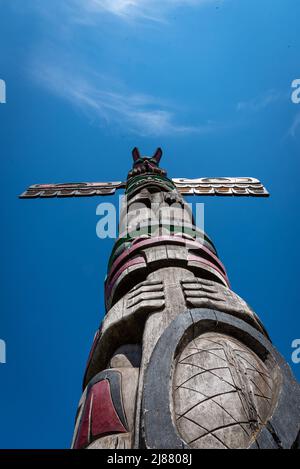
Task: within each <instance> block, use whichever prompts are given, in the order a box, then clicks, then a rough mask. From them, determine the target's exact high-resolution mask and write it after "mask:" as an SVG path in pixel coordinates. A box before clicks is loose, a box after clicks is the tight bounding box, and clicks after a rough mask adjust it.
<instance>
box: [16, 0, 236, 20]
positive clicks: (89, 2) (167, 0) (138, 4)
mask: <svg viewBox="0 0 300 469" xmlns="http://www.w3.org/2000/svg"><path fill="white" fill-rule="evenodd" d="M224 1H225V0H64V1H63V2H62V1H61V0H51V1H46V0H44V1H41V0H27V2H26V6H25V5H23V3H21V2H20V3H19V4H17V6H16V7H15V8H16V9H18V10H19V11H21V10H23V11H24V12H26V11H28V8H30V7H33V8H34V9H35V10H36V11H37V12H38V13H39V14H41V15H43V16H44V17H46V18H48V19H49V18H52V19H53V20H54V21H55V20H56V19H58V18H59V19H60V20H61V19H62V17H63V20H64V23H65V24H69V25H70V24H74V23H75V24H80V23H81V24H87V25H92V24H94V25H97V24H99V22H101V20H102V19H103V15H109V16H111V17H112V18H115V19H119V20H123V21H127V22H131V21H135V20H144V21H149V22H164V23H165V22H167V21H168V14H169V13H170V12H172V11H174V10H176V9H179V8H184V7H186V8H188V7H189V8H199V7H202V6H205V5H207V6H208V5H214V4H222V3H223V2H224ZM227 1H228V0H227Z"/></svg>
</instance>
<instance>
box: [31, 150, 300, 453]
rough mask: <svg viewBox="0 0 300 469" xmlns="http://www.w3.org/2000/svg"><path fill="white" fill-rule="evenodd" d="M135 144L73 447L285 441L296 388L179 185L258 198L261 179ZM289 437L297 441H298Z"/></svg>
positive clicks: (297, 405) (291, 431)
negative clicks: (175, 168) (197, 175)
mask: <svg viewBox="0 0 300 469" xmlns="http://www.w3.org/2000/svg"><path fill="white" fill-rule="evenodd" d="M160 158H161V150H160V149H158V150H157V152H156V153H155V155H154V156H153V157H152V158H145V157H141V156H140V154H139V151H138V150H137V149H134V150H133V159H134V164H133V169H132V170H131V171H130V172H129V174H128V178H127V182H126V185H125V194H126V199H125V204H124V206H123V210H122V213H121V220H120V233H119V238H118V239H117V240H116V242H115V245H114V248H113V251H112V254H111V256H110V260H109V266H108V275H107V279H106V283H105V298H106V309H107V312H106V316H105V318H104V320H103V322H102V325H101V327H100V329H99V331H97V333H96V335H95V339H94V343H93V346H92V350H91V353H90V356H89V360H88V364H87V368H86V372H85V376H84V383H83V389H84V392H83V395H82V398H81V400H80V403H79V409H78V413H77V418H76V426H75V432H74V439H73V445H72V446H73V448H112V449H116V448H151V449H159V448H162V449H167V448H171V449H182V448H192V449H195V448H223V449H225V448H292V447H296V446H297V445H298V443H299V431H300V387H299V385H298V384H297V383H296V381H295V380H294V378H293V376H292V374H291V371H290V369H289V366H288V365H287V364H286V362H285V361H284V360H283V359H282V357H281V356H280V355H279V354H278V352H277V351H276V350H275V349H274V348H273V346H272V344H271V341H270V339H269V337H268V334H267V332H266V331H265V329H264V327H263V325H262V324H261V322H260V320H259V318H258V317H257V315H256V314H255V313H254V312H253V311H252V310H251V308H250V307H249V306H248V305H247V303H245V301H243V300H242V299H241V298H240V297H239V296H238V295H236V294H235V293H234V292H233V291H231V289H230V285H229V280H228V278H227V274H226V271H225V268H224V266H223V264H222V263H221V261H220V260H219V258H218V255H217V252H216V248H215V246H214V244H213V243H212V241H211V240H210V239H209V238H208V236H207V235H206V234H205V233H203V232H202V231H201V230H199V229H197V227H196V226H195V223H194V219H193V215H192V213H191V210H190V208H189V206H188V205H187V204H186V202H185V200H184V199H183V197H182V194H192V193H194V194H202V195H212V194H214V193H218V194H221V195H256V196H264V195H267V192H266V191H265V189H264V188H263V186H261V184H260V183H259V181H257V180H253V179H251V178H239V179H225V178H219V179H201V180H181V179H176V180H175V179H173V180H171V179H169V178H168V177H167V175H166V172H165V171H164V170H163V169H161V168H160V167H159V162H160ZM120 187H124V183H120V182H117V183H106V184H104V183H93V184H88V183H85V184H81V185H77V184H74V185H72V184H68V185H56V186H54V185H46V186H45V185H43V186H41V185H39V186H31V188H29V189H28V191H27V192H26V193H25V194H23V195H22V197H47V196H55V195H58V196H70V195H72V196H74V195H103V194H106V193H112V192H113V191H114V190H115V189H116V188H120ZM297 441H298V443H297Z"/></svg>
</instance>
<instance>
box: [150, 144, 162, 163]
mask: <svg viewBox="0 0 300 469" xmlns="http://www.w3.org/2000/svg"><path fill="white" fill-rule="evenodd" d="M161 157H162V149H161V148H158V149H157V150H156V152H155V153H154V155H153V156H152V158H153V160H155V161H156V163H157V164H158V163H159V162H160V160H161Z"/></svg>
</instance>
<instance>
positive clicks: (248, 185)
mask: <svg viewBox="0 0 300 469" xmlns="http://www.w3.org/2000/svg"><path fill="white" fill-rule="evenodd" d="M173 182H174V184H175V185H176V187H177V189H178V191H179V192H180V193H181V194H182V195H219V196H220V195H223V196H248V197H249V196H250V197H251V196H252V197H268V196H269V192H268V191H267V190H266V188H265V187H264V186H263V185H262V183H261V182H260V181H259V180H258V179H255V178H248V177H236V178H230V177H226V178H200V179H183V178H181V179H173Z"/></svg>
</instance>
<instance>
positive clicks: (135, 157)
mask: <svg viewBox="0 0 300 469" xmlns="http://www.w3.org/2000/svg"><path fill="white" fill-rule="evenodd" d="M132 157H133V161H134V162H135V163H136V162H137V160H139V159H140V158H141V155H140V152H139V149H138V148H137V147H134V149H133V150H132Z"/></svg>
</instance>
